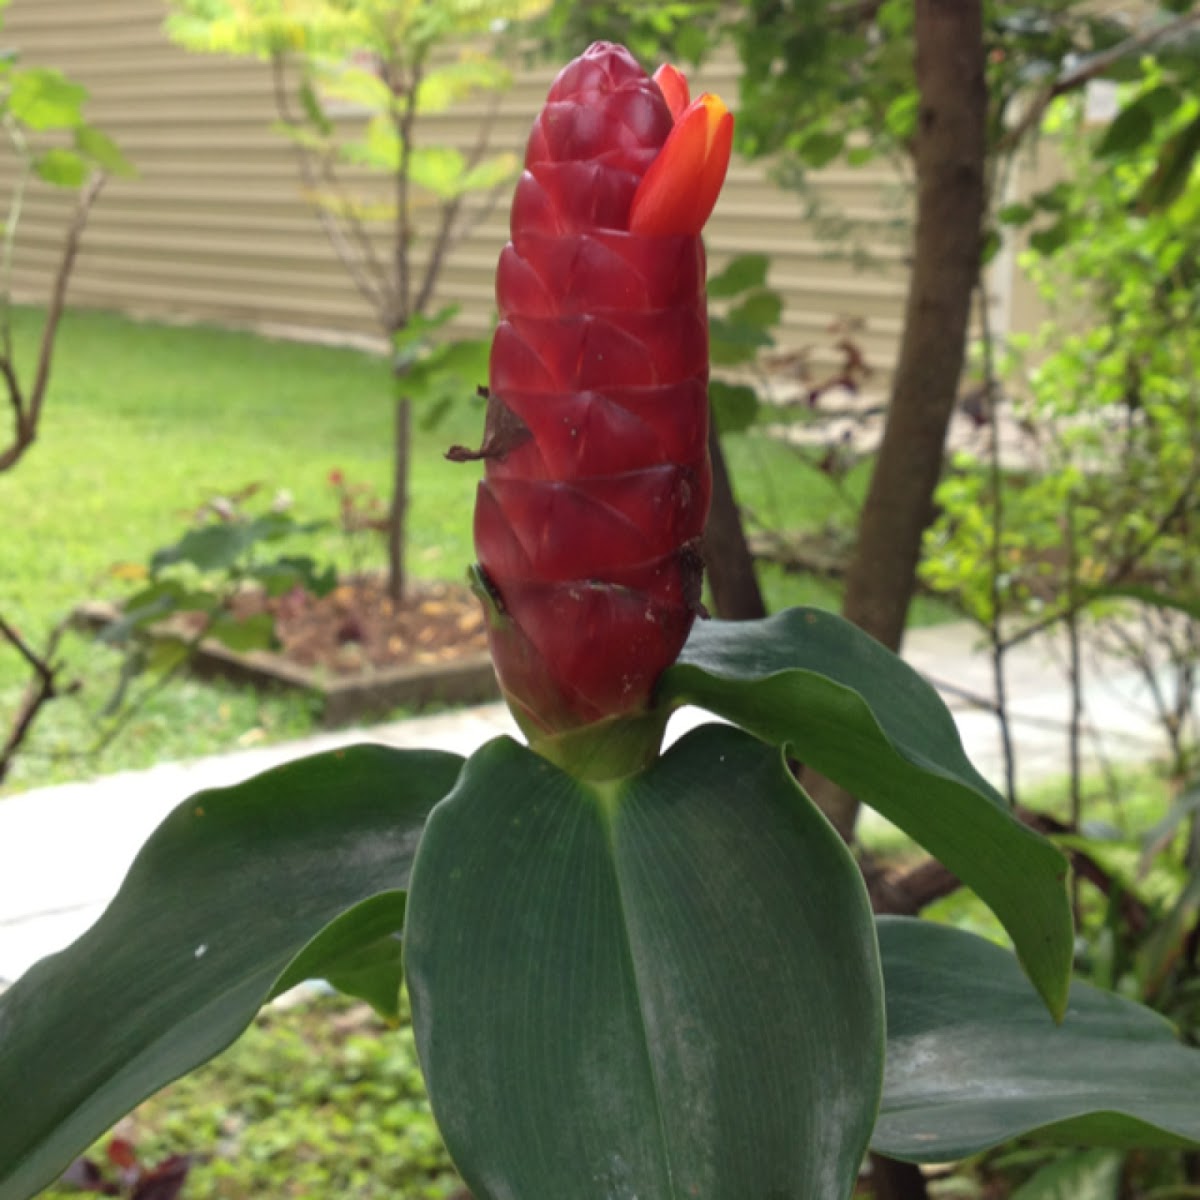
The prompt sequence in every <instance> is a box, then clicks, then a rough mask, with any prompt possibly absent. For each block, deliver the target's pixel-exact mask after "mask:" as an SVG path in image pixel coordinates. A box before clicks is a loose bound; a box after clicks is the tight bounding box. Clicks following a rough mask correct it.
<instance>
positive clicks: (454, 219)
mask: <svg viewBox="0 0 1200 1200" xmlns="http://www.w3.org/2000/svg"><path fill="white" fill-rule="evenodd" d="M499 111H500V96H499V94H498V93H493V95H492V103H491V104H490V105H489V106H488V110H487V113H486V115H485V116H484V118H483V120H482V121H481V122H480V125H479V135H478V137H476V139H475V144H474V146H472V147H471V152H470V154H468V155H467V169H468V170H470V169H472V168H473V167H476V166H478V165H479V164H480V163H481V162H482V161H483V156H484V154H485V153H486V152H487V147H488V142H489V141H490V140H491V137H492V130H493V129H494V128H495V125H496V117H497V116H498V114H499ZM499 190H500V189H499V188H493V189H492V197H491V200H490V203H489V204H488V205H487V208H486V209H485V210H484V215H486V213H487V212H488V211H490V210H491V207H492V205H494V204H495V197H496V196H497V195H498V194H499ZM462 205H463V194H462V193H461V192H460V193H459V194H458V195H457V196H455V197H454V198H453V199H452V200H450V201H448V202H447V203H445V204H443V205H442V212H441V218H440V220H439V222H438V230H437V233H436V234H435V235H434V239H433V249H432V251H431V252H430V255H429V261H428V262H427V263H426V264H425V273H424V277H423V278H422V280H421V287H420V290H419V291H418V292H417V302H416V304H415V305H414V306H413V307H414V311H416V312H419V313H423V312H424V311H425V308H426V306H427V305H428V304H429V300H430V297H431V296H432V295H433V289H434V288H435V287H436V286H437V280H438V276H439V275H440V274H441V271H442V263H443V262H444V261H445V258H446V255H447V254H448V253H449V252H450V251H451V250H452V249H453V248H454V247H455V246H457V245H458V243H459V242H460V241H462V239H463V237H464V236H465V235H466V233H467V231H468V228H471V229H473V228H475V226H477V225H478V224H479V221H480V220H482V217H477V218H476V219H475V220H474V221H472V222H471V224H470V226H469V227H468V228H464V227H463V224H462V223H461V222H460V220H459V218H460V216H461V213H462Z"/></svg>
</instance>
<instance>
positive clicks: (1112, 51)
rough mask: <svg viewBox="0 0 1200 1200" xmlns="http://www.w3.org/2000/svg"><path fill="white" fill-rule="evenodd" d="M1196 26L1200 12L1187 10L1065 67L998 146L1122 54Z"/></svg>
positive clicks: (1016, 139) (1006, 146)
mask: <svg viewBox="0 0 1200 1200" xmlns="http://www.w3.org/2000/svg"><path fill="white" fill-rule="evenodd" d="M1195 28H1200V12H1191V13H1185V14H1183V16H1179V17H1176V18H1175V19H1174V20H1173V21H1166V22H1164V23H1163V24H1161V25H1155V26H1151V27H1150V28H1148V29H1141V30H1139V31H1138V32H1137V33H1135V34H1131V35H1130V36H1129V37H1127V38H1126V39H1125V40H1124V41H1123V42H1118V43H1117V44H1116V45H1115V46H1111V47H1110V48H1109V49H1107V50H1104V51H1102V52H1101V53H1099V54H1093V55H1092V56H1091V57H1090V58H1087V59H1084V61H1083V62H1081V63H1080V64H1079V65H1078V66H1076V67H1072V68H1071V69H1070V70H1069V71H1064V72H1063V73H1062V74H1061V75H1059V77H1058V78H1057V79H1055V80H1054V81H1053V82H1052V83H1050V84H1049V85H1048V86H1047V87H1045V88H1043V90H1042V91H1041V92H1039V93H1038V95H1037V96H1035V97H1034V98H1033V99H1032V100H1031V101H1030V103H1029V107H1028V108H1027V109H1026V110H1025V113H1024V115H1023V116H1022V117H1021V119H1020V120H1019V121H1018V122H1017V123H1016V124H1015V125H1014V126H1013V127H1012V128H1011V129H1010V130H1009V131H1008V132H1007V133H1006V134H1005V135H1004V137H1002V138H1001V139H1000V142H999V145H998V147H997V149H998V150H999V151H1000V152H1002V153H1003V152H1004V151H1006V150H1012V149H1014V148H1015V147H1016V146H1018V145H1019V144H1020V143H1021V142H1022V141H1023V140H1024V138H1025V135H1026V134H1027V133H1029V131H1030V130H1031V129H1033V128H1034V127H1035V126H1037V125H1039V124H1040V123H1041V120H1042V117H1043V116H1044V115H1045V112H1046V109H1047V108H1049V107H1050V105H1051V104H1052V103H1053V102H1054V101H1055V100H1057V99H1058V98H1059V97H1060V96H1065V95H1067V94H1068V93H1070V92H1074V91H1078V90H1079V89H1080V88H1081V87H1084V86H1086V85H1087V84H1089V83H1091V81H1092V80H1093V79H1099V78H1100V77H1101V76H1102V75H1106V74H1107V73H1108V72H1109V71H1110V70H1112V68H1113V67H1114V66H1116V64H1117V63H1119V62H1120V61H1121V60H1122V59H1123V58H1127V57H1128V56H1129V55H1131V54H1138V53H1140V52H1141V51H1143V50H1148V49H1149V48H1150V47H1151V46H1154V45H1156V44H1157V43H1158V42H1163V41H1167V40H1168V39H1170V38H1173V37H1176V36H1178V35H1179V34H1183V33H1187V32H1188V31H1189V30H1191V29H1195Z"/></svg>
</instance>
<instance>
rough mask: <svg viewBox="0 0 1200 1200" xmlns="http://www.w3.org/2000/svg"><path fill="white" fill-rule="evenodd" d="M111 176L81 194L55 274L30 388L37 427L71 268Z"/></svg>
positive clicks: (98, 175) (95, 179)
mask: <svg viewBox="0 0 1200 1200" xmlns="http://www.w3.org/2000/svg"><path fill="white" fill-rule="evenodd" d="M107 178H108V177H107V176H106V175H105V174H104V173H103V172H102V171H96V172H95V173H94V174H93V175H92V177H91V179H89V180H88V182H87V186H86V187H85V188H84V189H83V191H82V192H80V194H79V203H78V204H77V205H76V206H75V216H74V217H73V218H72V220H71V226H70V228H69V229H68V230H67V241H66V244H65V245H64V246H63V253H62V258H61V259H60V260H59V264H58V273H57V274H56V275H55V277H54V289H53V291H52V292H51V293H50V308H49V311H48V312H47V313H46V324H45V325H44V326H43V327H42V344H41V347H40V349H39V350H38V363H37V372H36V374H35V375H34V377H33V387H32V388H30V390H29V420H30V422H31V423H32V424H33V426H34V427H35V428H36V427H37V423H38V418H39V417H40V416H41V412H42V403H43V402H44V400H45V398H46V386H47V385H48V384H49V382H50V365H51V362H52V361H53V358H54V342H55V337H56V335H57V333H58V323H59V322H60V321H61V320H62V315H63V311H64V310H65V308H66V304H67V284H68V283H69V282H70V279H71V271H72V269H73V268H74V266H75V259H76V257H77V256H78V254H79V243H80V241H81V240H82V239H83V231H84V229H85V227H86V226H87V223H88V216H89V214H90V213H91V210H92V205H93V204H95V203H96V200H97V199H98V198H99V196H100V192H101V191H102V190H103V188H104V184H105V182H106V181H107Z"/></svg>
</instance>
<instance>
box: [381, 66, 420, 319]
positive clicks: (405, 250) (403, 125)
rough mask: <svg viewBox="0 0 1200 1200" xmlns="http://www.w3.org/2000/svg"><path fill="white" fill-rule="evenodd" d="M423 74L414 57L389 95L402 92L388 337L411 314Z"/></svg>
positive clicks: (396, 123)
mask: <svg viewBox="0 0 1200 1200" xmlns="http://www.w3.org/2000/svg"><path fill="white" fill-rule="evenodd" d="M423 74H424V62H423V61H422V59H421V58H419V57H418V58H416V59H414V61H413V64H412V74H411V75H410V76H409V78H408V79H407V80H405V81H403V87H401V86H399V84H400V81H399V80H397V81H395V83H394V84H393V85H392V91H393V94H396V95H399V94H400V93H401V91H402V92H403V96H404V99H403V102H402V104H401V106H400V108H399V109H398V110H395V111H393V113H392V123H393V127H394V128H395V130H396V137H397V139H398V140H399V142H400V162H399V165H398V166H397V168H396V229H395V239H396V242H395V245H394V246H393V247H392V254H393V256H394V261H395V274H396V293H397V297H396V298H397V307H396V309H395V311H394V312H393V313H392V323H391V329H390V330H389V332H391V333H395V332H396V331H397V330H400V329H403V328H404V326H405V325H407V324H408V321H409V318H410V317H411V316H412V314H413V308H412V273H411V266H410V262H409V251H410V243H411V241H412V225H411V214H410V213H409V203H408V194H409V172H410V171H411V169H412V150H413V146H412V134H413V126H414V125H415V123H416V118H417V92H418V90H419V89H420V86H421V77H422V75H423Z"/></svg>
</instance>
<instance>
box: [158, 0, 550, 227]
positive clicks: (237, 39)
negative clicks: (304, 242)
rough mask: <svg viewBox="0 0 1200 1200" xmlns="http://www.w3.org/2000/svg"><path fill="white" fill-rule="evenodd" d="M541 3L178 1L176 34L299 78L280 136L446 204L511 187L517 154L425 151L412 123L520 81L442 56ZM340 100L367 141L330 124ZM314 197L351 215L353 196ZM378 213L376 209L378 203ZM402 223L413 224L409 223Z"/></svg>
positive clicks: (475, 57) (475, 59)
mask: <svg viewBox="0 0 1200 1200" xmlns="http://www.w3.org/2000/svg"><path fill="white" fill-rule="evenodd" d="M543 6H544V5H543V3H542V0H452V2H450V0H448V2H447V3H438V4H425V3H420V2H418V0H406V2H405V3H400V4H397V3H394V2H392V0H386V2H385V0H352V2H345V0H313V2H311V3H307V4H303V5H296V4H291V3H288V0H256V2H255V3H253V4H249V5H247V4H243V3H237V2H236V0H172V3H171V13H170V15H169V16H168V18H167V32H168V33H169V34H170V35H171V36H172V37H173V38H174V39H175V40H176V41H177V42H179V43H180V44H181V45H183V46H186V47H187V48H188V49H191V50H197V51H202V52H208V53H226V54H239V55H252V56H256V57H259V58H265V59H269V60H272V61H273V62H274V63H275V65H276V68H277V69H281V70H282V69H286V68H287V67H288V66H289V65H290V66H291V67H294V68H295V69H296V71H297V76H298V77H297V82H296V85H295V86H296V93H297V97H298V99H299V102H300V111H299V112H298V113H291V112H290V111H288V110H287V109H286V108H285V110H284V111H282V112H281V114H280V115H281V117H282V118H283V124H282V126H281V130H282V131H283V132H284V133H285V134H286V135H287V136H289V137H290V138H292V140H293V141H295V142H296V143H297V144H298V145H299V146H301V147H302V148H306V149H308V150H310V151H314V152H317V153H319V154H320V155H321V156H322V157H323V158H324V159H325V160H326V161H327V162H335V161H336V162H341V163H343V164H348V165H354V166H366V167H369V168H371V169H373V170H376V171H380V172H383V173H385V174H390V175H397V174H400V175H403V176H404V177H405V178H407V179H409V180H411V182H412V183H413V184H415V185H416V186H417V187H419V188H421V189H423V190H425V191H427V192H429V193H431V194H432V195H433V196H435V197H437V198H438V199H439V200H442V201H451V200H455V199H457V198H458V197H460V196H462V195H464V194H465V193H468V192H472V191H479V190H487V189H489V188H491V187H493V186H495V185H496V184H497V183H499V182H503V181H505V180H507V179H509V178H510V177H511V176H512V174H513V173H514V171H515V170H516V166H517V163H516V159H515V157H514V156H512V155H509V154H505V155H496V156H492V157H489V158H484V157H482V156H471V157H468V156H467V155H465V154H463V152H462V151H461V150H459V149H458V148H456V147H453V146H422V145H419V144H417V142H416V138H415V132H414V130H413V128H412V125H411V119H412V118H413V117H414V116H417V115H427V114H429V113H436V112H442V111H444V110H445V109H447V108H449V107H451V106H452V105H453V104H456V103H458V102H460V101H461V100H463V99H465V98H467V97H468V96H469V95H471V94H472V93H473V92H478V91H483V92H500V91H503V90H504V89H506V88H507V87H508V86H509V85H510V84H511V82H512V78H511V73H510V71H509V70H508V69H507V67H505V66H504V65H503V63H501V62H500V61H499V60H498V59H497V58H495V57H493V56H491V55H489V54H487V53H484V52H482V51H480V50H479V49H477V48H474V47H463V46H461V45H459V46H457V47H456V48H455V51H454V54H453V55H452V56H451V57H450V59H449V61H447V62H444V63H442V62H438V63H436V64H435V63H433V62H431V61H430V55H431V53H432V52H433V51H434V49H435V48H437V47H440V46H442V45H446V44H448V43H454V42H459V43H461V42H462V41H464V40H467V39H471V38H479V37H481V36H483V35H487V34H490V33H491V32H492V30H493V28H494V27H495V26H496V25H497V23H499V24H504V23H507V22H512V21H520V20H523V19H525V18H527V17H529V16H531V15H533V14H535V13H537V12H538V11H540V9H541V8H542V7H543ZM332 102H337V103H339V104H340V105H343V106H345V105H349V106H351V107H352V108H353V109H355V110H357V111H358V112H359V113H360V114H361V118H362V119H361V124H362V133H361V135H360V136H357V137H346V136H344V129H343V130H342V131H341V133H339V124H340V125H343V126H344V124H345V120H344V118H342V117H339V118H338V119H337V120H335V119H333V118H331V117H330V115H329V113H328V112H327V108H328V106H329V105H330V104H331V103H332ZM309 194H310V197H311V198H313V199H314V200H317V201H318V202H319V203H321V204H323V206H324V207H326V208H327V209H328V210H329V211H331V212H341V213H343V215H344V212H345V207H346V203H347V201H346V198H345V196H344V195H343V194H341V190H340V189H338V190H337V192H336V194H333V195H324V196H323V195H322V194H320V193H318V192H316V191H315V189H311V188H310V189H309ZM373 207H374V208H376V209H377V208H378V203H377V202H376V203H375V204H374V205H373ZM394 215H398V216H402V217H403V219H404V221H405V222H406V223H408V222H410V220H411V214H410V213H409V212H407V211H406V212H405V213H403V214H394Z"/></svg>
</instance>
